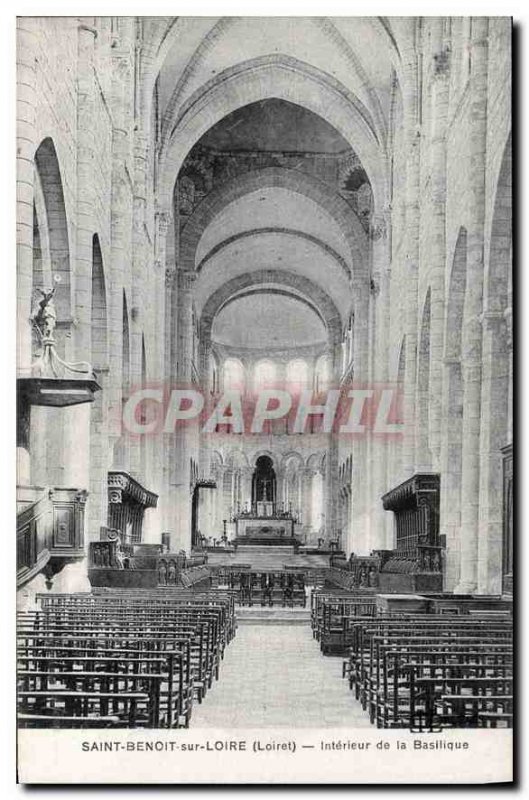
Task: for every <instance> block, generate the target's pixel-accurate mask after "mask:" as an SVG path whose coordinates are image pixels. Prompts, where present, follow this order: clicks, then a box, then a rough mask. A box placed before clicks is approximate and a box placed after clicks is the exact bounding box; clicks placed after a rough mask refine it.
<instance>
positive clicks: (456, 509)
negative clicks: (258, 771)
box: [17, 16, 514, 731]
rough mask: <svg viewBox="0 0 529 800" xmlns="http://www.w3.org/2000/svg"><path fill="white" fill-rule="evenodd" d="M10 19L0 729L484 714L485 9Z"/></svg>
mask: <svg viewBox="0 0 529 800" xmlns="http://www.w3.org/2000/svg"><path fill="white" fill-rule="evenodd" d="M17 28H18V30H17V35H18V44H17V81H18V83H17V86H18V88H17V304H18V305H17V324H18V330H17V348H18V350H17V601H18V602H17V606H18V612H17V614H18V626H17V637H18V639H17V645H18V650H17V665H18V676H17V679H18V690H19V692H18V709H19V725H20V726H22V727H56V728H60V727H63V728H68V727H70V728H100V727H103V728H124V727H125V728H127V727H140V728H141V727H151V728H160V727H167V728H172V727H188V726H191V727H211V728H214V727H234V728H236V727H281V726H283V727H287V726H289V725H294V726H300V727H310V726H311V725H312V726H314V727H317V726H327V727H340V726H341V727H350V728H355V727H366V728H368V727H370V726H372V725H375V726H378V727H382V728H407V729H417V728H418V729H420V730H425V731H428V730H434V729H439V728H444V727H446V728H450V727H483V728H494V727H512V720H513V697H512V686H513V654H512V635H513V632H512V592H513V563H514V557H513V414H512V399H513V388H512V387H513V348H512V330H513V323H512V235H511V223H512V170H511V49H510V48H511V20H510V19H509V18H507V17H505V18H504V17H491V18H487V17H395V18H390V17H343V18H341V17H340V18H330V17H329V18H326V17H322V18H316V17H296V18H288V17H282V18H280V17H269V18H257V17H219V18H215V17H164V16H158V17H154V16H153V17H132V16H129V17H127V16H123V17H110V16H106V17H73V16H72V17H20V18H18V22H17ZM351 387H352V389H353V390H354V391H356V392H357V393H359V394H358V396H360V397H361V398H363V399H364V400H367V399H369V398H372V397H373V396H374V395H376V396H377V397H379V398H381V397H383V396H385V395H384V391H385V390H387V391H390V392H392V393H393V394H392V397H393V396H394V397H396V398H397V399H398V402H396V404H395V405H394V406H391V409H390V410H389V409H387V411H388V416H387V418H388V419H389V420H391V424H388V425H387V426H386V427H384V426H382V427H381V428H379V427H378V425H377V421H374V422H373V419H372V415H370V414H369V413H364V414H362V413H359V414H358V418H357V419H356V420H355V426H354V430H353V427H351V426H352V423H351V422H350V423H349V425H350V427H348V425H347V422H346V423H345V425H343V424H342V427H341V428H340V426H337V425H331V426H326V425H325V419H326V413H327V408H328V407H329V403H331V400H329V398H338V396H340V397H343V396H344V395H347V392H349V391H350V390H351ZM349 396H351V395H349ZM198 397H200V398H201V401H200V402H201V404H202V403H203V404H204V409H213V411H212V415H211V417H210V418H209V422H208V421H205V418H204V415H203V414H198V413H197V414H196V415H193V413H192V412H193V410H194V408H193V402H194V399H196V398H198ZM260 397H264V398H265V401H264V402H265V405H264V406H262V407H261V411H264V416H265V419H264V422H263V424H262V426H261V427H258V428H255V429H254V427H253V425H251V424H250V423H251V421H250V423H248V419H247V417H248V414H249V411H248V409H250V408H255V404H256V403H259V402H261V401H260V400H259V398H260ZM302 397H305V398H309V400H308V402H309V409H308V413H307V415H306V418H304V420H302V422H303V425H301V424H299V425H298V418H297V416H296V415H295V414H294V411H293V412H292V413H281V414H280V413H279V411H277V408H278V407H279V410H280V411H281V404H282V402H283V401H285V402H286V399H287V398H288V404H289V405H288V408H289V409H290V400H291V399H292V398H293V399H294V401H295V402H294V405H293V406H292V409H293V410H294V408H295V404H296V403H299V404H301V398H302ZM174 398H176V400H174ZM182 398H183V399H182ZM186 398H187V403H188V405H187V406H186V405H185V402H186ZM237 398H238V400H237ZM266 398H268V405H267V404H266V403H267V399H266ZM270 399H272V404H270V402H269V401H270ZM274 400H275V402H276V406H275V407H274V406H273V402H274ZM236 402H240V409H241V414H242V418H243V425H242V427H241V425H240V424H239V422H240V420H239V414H238V413H237V409H236V408H235V404H236ZM337 402H338V401H337ZM381 402H382V400H381ZM164 404H165V406H166V410H167V415H166V416H165V417H164V421H162V424H161V423H160V419H159V418H158V417H159V415H158V417H157V412H158V411H159V409H160V407H161V406H162V405H164ZM252 404H253V405H252ZM299 407H300V406H299V405H298V409H299ZM362 408H363V409H364V411H365V409H366V405H365V404H364V406H362V405H361V406H360V409H362ZM215 409H217V410H215ZM274 409H275V410H276V413H275V414H274ZM186 412H187V413H186ZM217 413H218V416H215V414H217ZM267 414H268V416H267ZM127 420H128V423H127ZM377 420H378V416H377ZM172 423H174V424H172ZM247 423H248V424H247ZM344 427H345V428H346V430H345V431H344V430H343V428H344ZM278 663H280V664H281V669H280V670H279V671H278V669H277V666H278ZM300 677H301V679H300Z"/></svg>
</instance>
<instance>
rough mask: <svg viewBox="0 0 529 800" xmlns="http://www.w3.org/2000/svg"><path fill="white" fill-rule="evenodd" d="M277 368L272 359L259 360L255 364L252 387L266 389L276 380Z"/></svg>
mask: <svg viewBox="0 0 529 800" xmlns="http://www.w3.org/2000/svg"><path fill="white" fill-rule="evenodd" d="M276 375H277V369H276V365H275V364H274V362H273V361H260V362H259V363H258V364H256V366H255V371H254V389H255V390H256V391H258V390H259V389H266V388H270V387H272V386H273V385H274V384H275V382H276Z"/></svg>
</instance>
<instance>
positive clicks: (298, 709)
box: [191, 624, 371, 728]
mask: <svg viewBox="0 0 529 800" xmlns="http://www.w3.org/2000/svg"><path fill="white" fill-rule="evenodd" d="M322 726H323V727H329V728H330V727H353V728H356V727H358V728H369V727H371V725H370V723H369V718H368V716H367V713H366V712H364V711H363V710H362V708H361V706H360V703H358V702H357V701H356V700H355V699H354V694H353V692H350V691H349V688H348V684H347V681H346V680H344V679H343V678H342V659H341V658H336V657H328V656H327V657H326V656H323V655H322V654H321V653H320V649H319V645H318V643H317V642H316V641H315V640H314V639H313V638H312V631H311V629H310V626H309V625H270V624H268V625H259V624H254V625H240V626H239V628H238V630H237V635H236V637H235V639H234V640H233V641H232V642H231V644H230V645H229V647H227V648H226V651H225V655H224V660H223V662H222V664H221V668H220V679H219V680H218V681H217V682H216V683H215V684H214V686H213V687H212V688H211V689H210V690H209V691H208V693H207V696H206V698H205V699H204V701H203V702H202V704H201V705H196V706H195V707H194V708H193V716H192V719H191V727H192V728H230V727H233V728H252V727H258V728H262V727H274V728H275V727H322Z"/></svg>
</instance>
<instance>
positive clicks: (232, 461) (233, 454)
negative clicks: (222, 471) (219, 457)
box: [224, 448, 250, 469]
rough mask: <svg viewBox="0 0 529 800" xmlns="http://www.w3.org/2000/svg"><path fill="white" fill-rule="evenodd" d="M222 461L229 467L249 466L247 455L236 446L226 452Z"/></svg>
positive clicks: (241, 467)
mask: <svg viewBox="0 0 529 800" xmlns="http://www.w3.org/2000/svg"><path fill="white" fill-rule="evenodd" d="M224 463H225V465H226V466H227V467H230V468H231V469H246V468H248V467H249V466H250V462H249V461H248V456H247V455H246V453H244V452H243V451H242V450H240V449H238V448H235V449H233V450H230V451H229V452H228V453H226V458H225V461H224Z"/></svg>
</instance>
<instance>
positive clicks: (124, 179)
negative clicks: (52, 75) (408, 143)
mask: <svg viewBox="0 0 529 800" xmlns="http://www.w3.org/2000/svg"><path fill="white" fill-rule="evenodd" d="M126 20H128V18H123V19H121V20H120V36H119V40H116V42H115V44H116V46H115V47H114V48H113V52H112V119H113V129H112V200H111V215H110V224H111V275H112V280H111V282H110V285H109V286H108V287H107V288H108V297H109V301H110V302H109V314H108V330H109V360H110V386H109V437H110V441H111V442H112V443H113V444H114V446H115V444H116V443H117V441H118V440H119V439H120V438H122V441H121V442H120V456H119V458H120V461H121V463H116V462H114V464H113V466H115V467H122V468H124V469H126V470H128V469H129V453H128V441H126V437H125V434H124V432H123V431H122V426H121V422H122V406H123V397H124V394H126V393H127V392H128V389H129V387H128V386H127V387H124V385H123V381H124V376H123V373H122V362H123V289H124V287H125V286H128V285H130V283H131V234H132V192H133V186H132V183H131V181H130V179H128V175H129V172H130V169H131V134H132V86H131V83H132V72H133V52H134V49H133V41H131V38H132V32H131V30H130V27H129V26H127V25H126ZM128 300H129V312H130V295H129V297H128Z"/></svg>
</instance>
